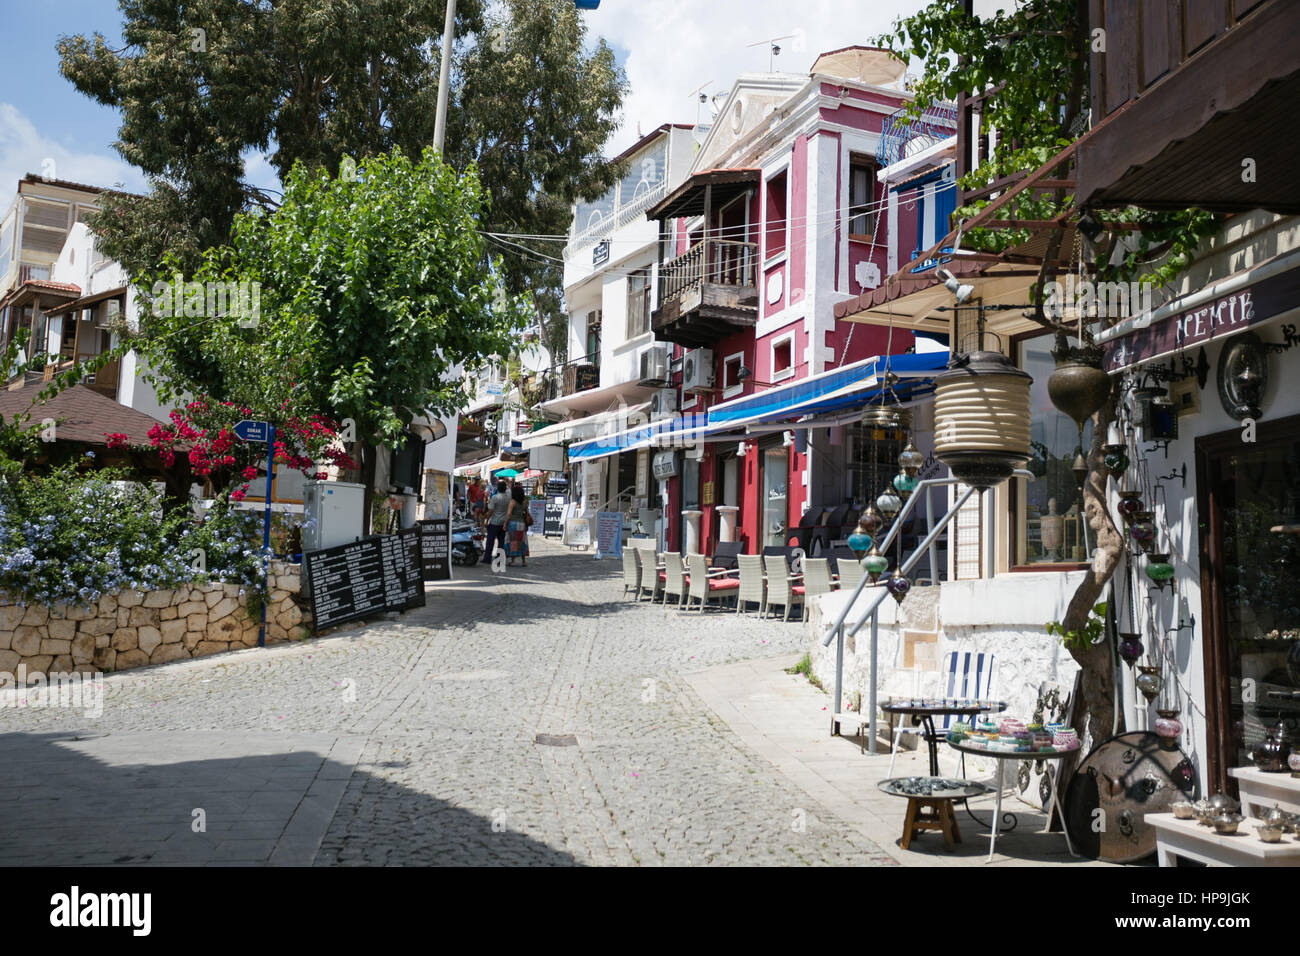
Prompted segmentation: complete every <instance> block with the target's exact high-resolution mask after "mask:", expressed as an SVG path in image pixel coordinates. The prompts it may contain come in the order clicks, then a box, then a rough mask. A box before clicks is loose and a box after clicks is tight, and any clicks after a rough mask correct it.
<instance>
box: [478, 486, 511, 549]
mask: <svg viewBox="0 0 1300 956" xmlns="http://www.w3.org/2000/svg"><path fill="white" fill-rule="evenodd" d="M511 504H512V502H511V500H510V492H509V491H507V490H506V482H505V479H504V478H502V479H500V480H499V481H498V482H497V493H496V494H495V495H493V496H492V497H491V498H490V499H489V500H488V503H487V541H486V542H485V543H484V545H483V553H484V555H485V556H486V557H487V559H488V560H489V561H491V560H492V557H493V556H494V555H495V554H496V546H497V545H498V544H499V545H501V546H502V547H505V543H506V517H507V515H509V513H510V506H511Z"/></svg>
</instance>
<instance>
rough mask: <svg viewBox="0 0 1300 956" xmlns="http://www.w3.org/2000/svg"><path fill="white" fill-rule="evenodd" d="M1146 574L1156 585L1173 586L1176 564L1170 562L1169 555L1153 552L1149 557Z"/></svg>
mask: <svg viewBox="0 0 1300 956" xmlns="http://www.w3.org/2000/svg"><path fill="white" fill-rule="evenodd" d="M1146 575H1147V577H1148V578H1150V579H1151V581H1152V583H1154V584H1155V585H1156V586H1158V587H1161V588H1163V587H1164V586H1165V585H1169V586H1170V587H1173V582H1174V566H1173V565H1172V564H1170V563H1169V555H1167V554H1152V555H1149V556H1148V557H1147V566H1146Z"/></svg>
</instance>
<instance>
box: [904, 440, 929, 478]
mask: <svg viewBox="0 0 1300 956" xmlns="http://www.w3.org/2000/svg"><path fill="white" fill-rule="evenodd" d="M924 464H925V456H924V455H922V454H921V453H920V452H919V451H917V450H916V445H915V444H913V442H912V440H911V439H910V438H909V439H908V440H907V447H906V448H904V449H903V450H902V451H901V452H900V453H899V455H898V467H899V468H901V469H903V474H905V475H907V477H909V478H915V477H916V474H917V472H919V471H920V470H921V466H922V465H924Z"/></svg>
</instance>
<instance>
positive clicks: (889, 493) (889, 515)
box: [876, 488, 903, 521]
mask: <svg viewBox="0 0 1300 956" xmlns="http://www.w3.org/2000/svg"><path fill="white" fill-rule="evenodd" d="M876 507H877V508H879V509H880V513H881V514H882V515H884V516H885V520H887V521H893V520H894V516H895V515H897V514H898V511H899V509H900V508H902V507H903V502H902V501H901V500H899V497H898V495H896V494H894V492H893V490H892V489H888V488H887V489H885V491H883V492H882V493H881V495H880V497H879V498H877V499H876Z"/></svg>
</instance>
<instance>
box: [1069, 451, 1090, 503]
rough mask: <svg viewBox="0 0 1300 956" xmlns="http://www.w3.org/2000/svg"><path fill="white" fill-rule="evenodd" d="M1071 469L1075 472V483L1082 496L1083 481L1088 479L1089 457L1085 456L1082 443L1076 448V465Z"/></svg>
mask: <svg viewBox="0 0 1300 956" xmlns="http://www.w3.org/2000/svg"><path fill="white" fill-rule="evenodd" d="M1070 470H1071V471H1073V472H1074V485H1075V487H1076V488H1078V489H1079V495H1080V497H1082V495H1083V483H1084V482H1085V481H1087V480H1088V459H1086V458H1084V457H1083V446H1082V445H1079V446H1078V447H1076V448H1075V449H1074V466H1073V467H1072V468H1071V469H1070Z"/></svg>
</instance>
